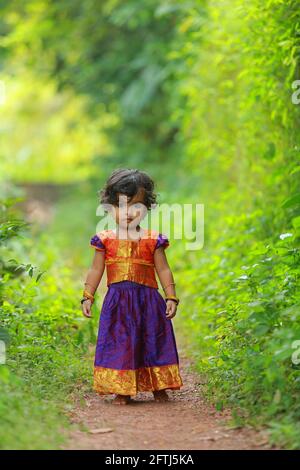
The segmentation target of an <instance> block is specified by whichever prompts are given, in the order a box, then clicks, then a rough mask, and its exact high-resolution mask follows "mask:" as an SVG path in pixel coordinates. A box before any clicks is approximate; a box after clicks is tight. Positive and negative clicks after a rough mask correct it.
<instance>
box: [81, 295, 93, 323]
mask: <svg viewBox="0 0 300 470" xmlns="http://www.w3.org/2000/svg"><path fill="white" fill-rule="evenodd" d="M91 307H92V301H91V300H90V299H87V300H85V301H84V302H82V313H83V315H84V316H85V317H88V318H91V316H92V312H91Z"/></svg>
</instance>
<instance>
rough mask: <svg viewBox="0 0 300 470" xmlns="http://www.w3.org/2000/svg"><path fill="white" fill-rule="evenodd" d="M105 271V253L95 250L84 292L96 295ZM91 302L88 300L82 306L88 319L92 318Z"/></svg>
mask: <svg viewBox="0 0 300 470" xmlns="http://www.w3.org/2000/svg"><path fill="white" fill-rule="evenodd" d="M104 269H105V252H104V251H100V250H95V253H94V258H93V261H92V265H91V267H90V268H89V270H88V272H87V275H86V280H85V284H84V290H86V291H87V292H89V293H90V294H92V295H94V294H95V292H96V290H97V289H98V286H99V283H100V281H101V279H102V276H103V273H104ZM91 306H92V302H91V300H86V301H85V302H83V304H82V311H83V314H84V315H85V316H86V317H91Z"/></svg>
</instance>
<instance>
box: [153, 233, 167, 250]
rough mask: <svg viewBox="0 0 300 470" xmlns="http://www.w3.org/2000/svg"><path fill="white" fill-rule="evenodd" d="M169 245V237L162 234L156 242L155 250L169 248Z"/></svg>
mask: <svg viewBox="0 0 300 470" xmlns="http://www.w3.org/2000/svg"><path fill="white" fill-rule="evenodd" d="M169 245H170V243H169V239H168V238H167V236H166V235H164V234H163V233H160V234H159V235H158V237H157V240H156V245H155V250H156V248H160V247H161V246H162V247H164V248H168V246H169Z"/></svg>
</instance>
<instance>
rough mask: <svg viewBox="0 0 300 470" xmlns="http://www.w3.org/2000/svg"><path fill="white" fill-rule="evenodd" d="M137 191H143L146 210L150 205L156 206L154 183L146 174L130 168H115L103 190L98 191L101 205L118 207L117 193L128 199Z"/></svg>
mask: <svg viewBox="0 0 300 470" xmlns="http://www.w3.org/2000/svg"><path fill="white" fill-rule="evenodd" d="M139 189H143V190H144V204H145V206H146V207H147V209H148V210H150V209H151V204H154V205H156V198H157V195H156V194H155V193H154V182H153V180H152V179H151V178H150V176H149V175H147V173H145V172H144V171H140V170H135V169H130V168H117V169H116V170H114V171H113V172H112V174H111V175H110V177H109V178H108V180H107V182H106V183H105V186H104V188H103V189H101V190H100V191H98V195H99V197H100V203H101V204H112V205H115V206H116V205H118V202H119V200H118V193H121V194H125V195H126V196H128V197H129V198H132V197H133V196H135V195H136V194H137V193H138V191H139Z"/></svg>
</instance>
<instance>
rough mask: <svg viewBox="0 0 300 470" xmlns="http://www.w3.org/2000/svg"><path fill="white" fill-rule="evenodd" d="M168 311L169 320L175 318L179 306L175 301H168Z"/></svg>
mask: <svg viewBox="0 0 300 470" xmlns="http://www.w3.org/2000/svg"><path fill="white" fill-rule="evenodd" d="M166 302H167V309H166V317H167V318H168V319H170V318H173V317H175V315H176V311H177V304H176V302H174V301H173V300H167V301H166Z"/></svg>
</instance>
